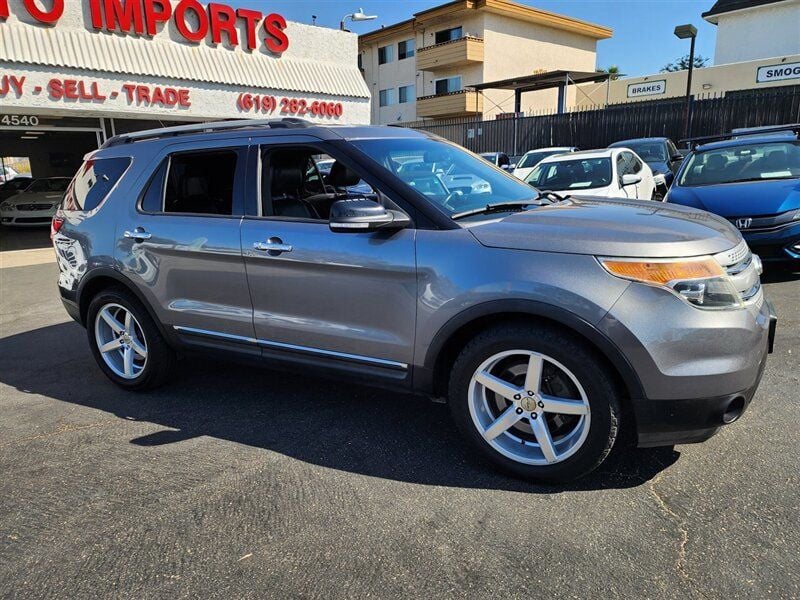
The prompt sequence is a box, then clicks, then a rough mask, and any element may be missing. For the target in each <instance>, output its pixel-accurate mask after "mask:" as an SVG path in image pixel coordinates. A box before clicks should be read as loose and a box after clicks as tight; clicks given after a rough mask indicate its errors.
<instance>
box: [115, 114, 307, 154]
mask: <svg viewBox="0 0 800 600" xmlns="http://www.w3.org/2000/svg"><path fill="white" fill-rule="evenodd" d="M312 125H313V124H312V123H310V122H309V121H306V120H305V119H297V118H294V117H286V118H283V119H241V120H238V121H212V122H207V123H193V124H191V125H178V126H177V127H162V128H159V129H147V130H144V131H134V132H133V133H123V134H120V135H115V136H114V137H112V138H109V139H108V140H107V141H106V143H105V144H103V145H102V146H101V148H111V147H113V146H120V145H122V144H130V143H132V142H141V141H144V140H155V139H159V138H165V137H175V136H179V135H191V134H195V133H216V132H220V131H235V130H238V129H302V128H306V127H311V126H312Z"/></svg>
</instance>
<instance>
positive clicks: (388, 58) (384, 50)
mask: <svg viewBox="0 0 800 600" xmlns="http://www.w3.org/2000/svg"><path fill="white" fill-rule="evenodd" d="M393 60H394V46H381V47H380V48H378V64H379V65H385V64H386V63H390V62H392V61H393Z"/></svg>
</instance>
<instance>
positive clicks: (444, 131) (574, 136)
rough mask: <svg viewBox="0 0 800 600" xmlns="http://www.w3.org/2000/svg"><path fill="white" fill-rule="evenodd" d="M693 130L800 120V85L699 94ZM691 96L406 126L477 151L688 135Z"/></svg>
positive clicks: (590, 145) (594, 144)
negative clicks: (687, 107) (519, 115)
mask: <svg viewBox="0 0 800 600" xmlns="http://www.w3.org/2000/svg"><path fill="white" fill-rule="evenodd" d="M691 114H692V118H691V124H690V135H691V136H695V137H696V136H702V135H715V134H718V133H725V132H729V131H731V129H733V128H736V127H758V126H762V125H781V124H784V123H798V122H800V85H795V86H787V87H781V88H771V89H767V90H757V91H756V90H753V91H746V92H745V91H742V92H728V93H727V94H726V95H725V96H714V95H711V94H709V95H705V96H696V97H695V98H694V99H693V102H692V111H691ZM685 118H686V102H685V100H684V99H682V98H676V99H671V100H662V101H651V102H630V103H627V104H613V105H610V106H608V107H602V108H599V107H590V108H588V109H580V110H575V111H572V112H569V113H565V114H551V115H540V116H531V117H519V118H512V119H498V120H492V121H478V120H470V119H451V120H448V121H435V122H434V121H418V122H415V123H404V124H403V126H404V127H411V128H414V129H424V130H426V131H430V132H431V133H435V134H436V135H439V136H441V137H444V138H447V139H449V140H451V141H453V142H456V143H457V144H461V145H462V146H464V147H466V148H469V149H470V150H472V151H474V152H506V153H508V154H512V155H514V154H522V153H524V152H526V151H528V150H531V149H533V148H543V147H547V146H578V147H579V148H605V147H606V146H608V145H609V144H611V143H613V142H615V141H618V140H624V139H630V138H637V137H654V136H665V137H669V138H672V139H673V140H675V141H677V140H680V139H681V138H683V137H684V127H685Z"/></svg>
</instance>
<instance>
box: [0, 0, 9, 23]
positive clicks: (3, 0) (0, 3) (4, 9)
mask: <svg viewBox="0 0 800 600" xmlns="http://www.w3.org/2000/svg"><path fill="white" fill-rule="evenodd" d="M7 18H8V0H0V19H7Z"/></svg>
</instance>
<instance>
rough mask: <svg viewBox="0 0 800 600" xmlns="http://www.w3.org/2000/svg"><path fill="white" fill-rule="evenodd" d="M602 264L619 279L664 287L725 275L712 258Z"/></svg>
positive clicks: (610, 260) (604, 260)
mask: <svg viewBox="0 0 800 600" xmlns="http://www.w3.org/2000/svg"><path fill="white" fill-rule="evenodd" d="M600 263H601V264H602V265H603V266H604V267H605V268H606V270H607V271H608V272H609V273H611V274H612V275H616V276H617V277H622V278H624V279H632V280H633V281H641V282H644V283H653V284H656V285H664V284H666V283H669V282H670V281H687V280H692V279H711V278H714V277H722V276H724V275H725V271H724V270H723V269H722V266H721V265H720V264H719V263H718V262H717V261H715V260H714V259H713V258H711V257H708V258H703V259H700V260H682V261H675V262H666V261H654V262H646V261H627V260H614V259H601V260H600Z"/></svg>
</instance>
